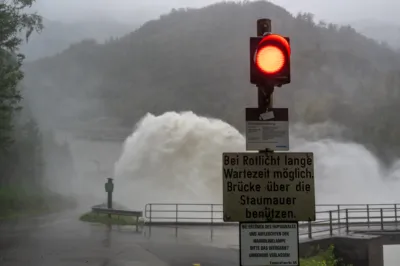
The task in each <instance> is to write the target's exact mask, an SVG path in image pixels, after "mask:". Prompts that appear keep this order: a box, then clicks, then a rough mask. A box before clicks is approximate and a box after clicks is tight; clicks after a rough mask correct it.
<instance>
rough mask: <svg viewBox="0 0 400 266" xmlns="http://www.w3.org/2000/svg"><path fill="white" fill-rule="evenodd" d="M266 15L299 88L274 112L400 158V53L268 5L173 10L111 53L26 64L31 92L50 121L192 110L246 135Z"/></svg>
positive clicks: (281, 92)
mask: <svg viewBox="0 0 400 266" xmlns="http://www.w3.org/2000/svg"><path fill="white" fill-rule="evenodd" d="M260 17H268V18H271V19H272V22H273V31H275V32H278V33H280V34H284V35H287V36H290V37H291V44H292V62H293V63H292V83H291V84H290V85H288V86H285V87H282V88H279V89H277V91H276V101H275V105H276V106H279V107H289V108H290V112H291V120H292V121H293V122H294V121H303V122H305V123H310V124H311V123H317V122H322V121H327V120H329V121H334V122H336V123H339V124H342V125H344V126H347V127H348V128H349V132H348V134H347V136H348V137H349V138H351V139H353V140H357V141H360V142H362V143H364V144H367V145H368V146H371V147H373V148H375V149H377V150H379V151H380V152H381V153H385V154H389V153H390V152H395V153H397V154H400V147H399V141H398V137H397V136H398V135H399V134H400V125H399V119H398V118H397V113H398V112H399V111H400V106H399V105H398V102H399V100H400V95H399V88H400V56H399V54H397V53H395V52H394V51H392V50H391V49H389V48H387V47H384V46H382V45H379V44H378V43H377V42H376V41H373V40H371V39H368V38H366V37H364V36H363V35H361V34H358V33H357V32H356V31H355V30H354V29H352V28H351V27H338V26H336V25H333V24H325V23H322V22H315V21H313V16H312V15H311V14H300V15H295V16H293V15H291V14H290V13H288V12H287V11H286V10H284V9H283V8H281V7H279V6H276V5H273V4H271V3H269V2H264V1H259V2H247V1H245V2H243V3H229V2H228V3H219V4H215V5H211V6H208V7H205V8H202V9H191V10H186V9H182V10H173V11H172V12H171V13H170V14H167V15H163V16H161V17H160V19H158V20H153V21H149V22H147V23H146V24H144V25H143V26H142V27H141V28H139V29H138V30H136V31H134V32H132V33H131V34H129V35H126V36H124V37H122V38H119V39H116V40H113V41H110V42H108V43H106V44H104V45H99V44H97V43H95V42H90V41H86V42H82V43H79V44H76V45H74V46H73V47H70V48H69V49H67V50H66V51H64V52H63V53H61V54H59V55H57V56H54V57H51V58H47V59H43V60H39V61H36V62H34V63H30V64H27V66H26V79H25V84H26V85H27V86H29V88H30V90H31V91H32V92H38V93H37V95H40V96H38V97H40V98H38V97H36V98H35V97H34V96H33V98H35V99H36V102H37V103H40V104H41V105H40V106H41V107H40V108H38V107H37V108H38V110H37V111H42V113H47V114H49V119H50V118H51V117H50V114H51V116H52V117H56V116H58V115H59V116H61V114H63V115H64V116H65V114H66V113H68V111H70V117H71V118H73V117H80V118H81V119H83V117H84V118H85V119H94V118H97V117H98V116H109V117H112V118H114V119H115V120H118V121H119V122H120V124H121V126H129V127H131V126H133V124H134V123H135V122H136V121H137V120H138V119H139V118H140V117H141V116H143V115H144V114H145V113H146V112H153V113H156V114H159V113H162V112H164V111H169V110H177V111H180V110H192V111H194V112H196V113H198V114H201V115H207V116H213V117H218V118H221V119H223V120H226V121H227V122H229V123H231V124H233V125H234V126H236V127H238V128H239V129H243V127H244V108H245V107H247V106H251V105H255V103H256V90H255V88H254V87H253V86H251V85H250V84H249V54H248V51H249V40H248V38H249V37H250V36H254V35H255V33H256V32H255V23H256V20H257V18H260ZM39 92H40V93H39ZM46 97H47V98H46ZM44 99H47V100H44ZM55 99H56V100H55ZM67 102H69V103H70V104H71V103H72V102H73V103H74V105H73V106H74V108H70V107H68V106H70V105H67V104H66V103H67ZM63 104H65V106H67V107H64V108H63V107H62V106H63ZM37 106H39V105H37ZM99 106H102V108H99ZM90 107H92V108H90ZM48 110H53V112H50V113H49V111H48ZM57 110H58V113H57ZM72 110H73V111H74V113H73V112H71V111H72ZM78 111H79V114H77V113H76V112H78Z"/></svg>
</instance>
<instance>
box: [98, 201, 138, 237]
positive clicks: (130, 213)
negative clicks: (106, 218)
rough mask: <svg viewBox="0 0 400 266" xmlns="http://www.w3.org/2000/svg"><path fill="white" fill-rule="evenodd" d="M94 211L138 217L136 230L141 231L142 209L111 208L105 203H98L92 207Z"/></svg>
mask: <svg viewBox="0 0 400 266" xmlns="http://www.w3.org/2000/svg"><path fill="white" fill-rule="evenodd" d="M92 212H94V213H104V214H111V215H117V216H133V217H135V218H136V231H139V218H141V217H143V212H142V211H130V210H121V209H109V208H107V207H105V206H104V205H103V204H100V205H96V206H93V207H92Z"/></svg>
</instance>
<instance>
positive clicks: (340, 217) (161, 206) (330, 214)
mask: <svg viewBox="0 0 400 266" xmlns="http://www.w3.org/2000/svg"><path fill="white" fill-rule="evenodd" d="M399 208H400V204H399V203H393V204H319V205H317V206H316V220H315V221H309V222H299V227H300V230H299V231H300V233H299V234H300V236H307V237H308V238H310V239H311V238H313V236H317V235H327V234H328V235H330V236H333V235H337V234H343V233H345V234H348V233H349V232H353V231H362V230H365V229H366V228H367V229H368V230H372V229H375V230H377V231H384V230H386V229H393V226H397V224H398V222H399V221H400V216H398V213H399ZM222 212H223V211H222V204H190V203H186V204H178V203H174V204H172V203H151V204H147V205H146V206H145V218H146V219H147V221H146V224H148V225H152V224H153V225H154V224H176V225H178V224H182V223H185V224H188V223H189V224H198V225H199V224H207V225H237V223H235V222H232V223H225V222H223V218H222ZM376 227H377V228H376Z"/></svg>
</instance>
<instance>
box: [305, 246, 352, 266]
mask: <svg viewBox="0 0 400 266" xmlns="http://www.w3.org/2000/svg"><path fill="white" fill-rule="evenodd" d="M333 251H334V246H333V245H332V246H330V247H329V248H328V249H327V250H321V251H319V252H318V254H317V255H315V256H313V257H309V258H303V259H300V266H352V265H350V264H344V263H343V262H342V261H341V259H338V258H336V257H335V255H334V253H333Z"/></svg>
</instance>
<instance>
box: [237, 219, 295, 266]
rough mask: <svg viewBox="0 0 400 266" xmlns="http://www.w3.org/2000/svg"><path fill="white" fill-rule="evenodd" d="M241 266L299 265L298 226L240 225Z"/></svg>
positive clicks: (288, 224)
mask: <svg viewBox="0 0 400 266" xmlns="http://www.w3.org/2000/svg"><path fill="white" fill-rule="evenodd" d="M240 265H241V266H270V265H271V266H272V265H286V266H298V265H299V233H298V224H297V222H292V223H240Z"/></svg>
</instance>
